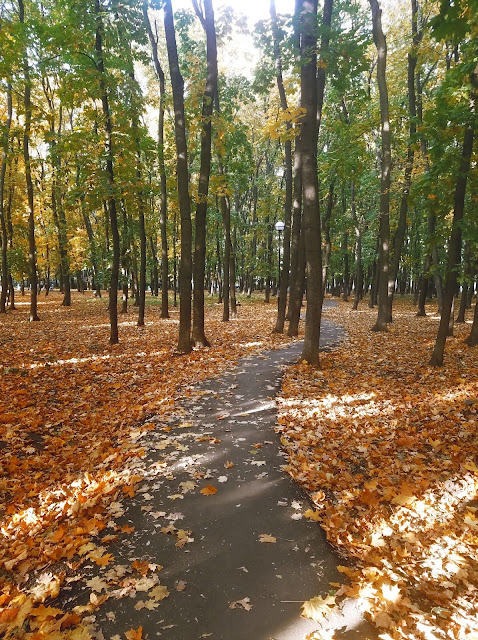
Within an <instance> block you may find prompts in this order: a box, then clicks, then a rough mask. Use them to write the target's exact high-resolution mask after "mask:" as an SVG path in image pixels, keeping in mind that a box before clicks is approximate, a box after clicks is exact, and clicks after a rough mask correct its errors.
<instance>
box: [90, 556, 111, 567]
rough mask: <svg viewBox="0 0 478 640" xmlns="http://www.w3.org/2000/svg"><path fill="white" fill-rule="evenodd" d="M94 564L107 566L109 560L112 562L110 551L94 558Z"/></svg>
mask: <svg viewBox="0 0 478 640" xmlns="http://www.w3.org/2000/svg"><path fill="white" fill-rule="evenodd" d="M94 560H95V562H96V564H97V565H98V566H100V567H107V566H108V565H109V563H110V562H113V560H114V558H113V556H112V555H111V553H106V554H105V555H104V556H101V557H100V558H94Z"/></svg>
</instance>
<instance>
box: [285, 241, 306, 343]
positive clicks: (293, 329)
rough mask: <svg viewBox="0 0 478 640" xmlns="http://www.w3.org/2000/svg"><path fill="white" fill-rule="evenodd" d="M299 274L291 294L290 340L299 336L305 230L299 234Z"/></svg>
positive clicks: (303, 285)
mask: <svg viewBox="0 0 478 640" xmlns="http://www.w3.org/2000/svg"><path fill="white" fill-rule="evenodd" d="M297 253H298V255H297V258H298V262H297V274H296V278H295V280H294V288H293V289H291V292H290V301H289V313H290V319H289V329H288V331H287V335H288V336H289V337H290V338H293V337H295V336H298V335H299V322H300V310H301V308H302V299H303V297H304V288H305V239H304V232H303V230H301V231H300V234H299V247H298V251H297Z"/></svg>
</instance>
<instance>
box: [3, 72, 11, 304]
mask: <svg viewBox="0 0 478 640" xmlns="http://www.w3.org/2000/svg"><path fill="white" fill-rule="evenodd" d="M12 113H13V105H12V86H11V84H10V83H8V84H7V119H6V122H5V127H4V129H3V141H2V142H3V144H2V164H1V167H0V224H1V231H2V292H1V294H0V313H6V302H7V291H8V260H7V249H8V234H7V220H6V216H5V208H4V202H5V199H4V195H5V176H6V173H7V160H8V150H9V147H10V127H11V124H12Z"/></svg>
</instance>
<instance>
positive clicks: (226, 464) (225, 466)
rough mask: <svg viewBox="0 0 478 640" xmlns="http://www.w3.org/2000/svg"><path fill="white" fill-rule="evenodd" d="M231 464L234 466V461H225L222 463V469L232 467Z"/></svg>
mask: <svg viewBox="0 0 478 640" xmlns="http://www.w3.org/2000/svg"><path fill="white" fill-rule="evenodd" d="M233 466H234V462H229V461H226V462H225V463H224V469H232V467H233Z"/></svg>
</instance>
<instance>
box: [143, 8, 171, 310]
mask: <svg viewBox="0 0 478 640" xmlns="http://www.w3.org/2000/svg"><path fill="white" fill-rule="evenodd" d="M143 16H144V21H145V24H146V30H147V31H148V36H149V41H150V43H151V49H152V52H153V63H154V68H155V71H156V75H157V76H158V81H159V118H158V165H159V166H158V168H159V176H160V193H161V199H160V203H161V204H160V214H159V226H160V229H161V318H169V302H168V284H169V281H168V276H169V265H168V231H167V221H168V192H167V185H166V166H165V162H164V100H165V93H166V85H165V79H164V71H163V68H162V66H161V64H160V62H159V56H158V41H157V39H156V38H155V37H154V35H153V30H152V29H151V23H150V20H149V16H148V3H147V2H144V3H143Z"/></svg>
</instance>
